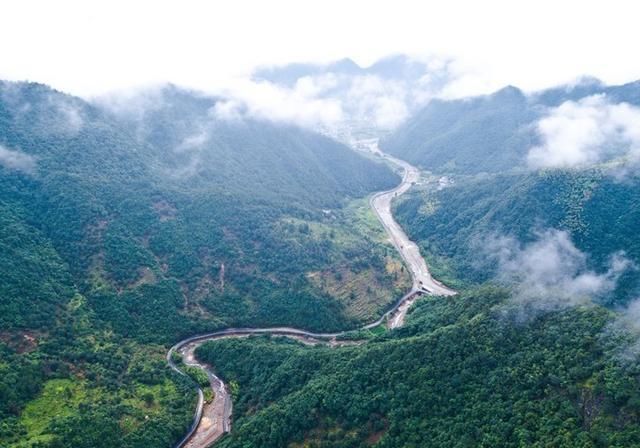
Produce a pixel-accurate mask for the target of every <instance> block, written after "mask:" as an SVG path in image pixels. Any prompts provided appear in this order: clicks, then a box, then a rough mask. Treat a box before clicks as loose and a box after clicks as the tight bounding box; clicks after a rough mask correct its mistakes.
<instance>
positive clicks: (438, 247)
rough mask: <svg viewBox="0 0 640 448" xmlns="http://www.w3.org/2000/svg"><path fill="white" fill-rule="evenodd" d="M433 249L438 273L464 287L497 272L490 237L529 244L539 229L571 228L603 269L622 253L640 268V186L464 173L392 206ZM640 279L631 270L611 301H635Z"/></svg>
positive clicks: (585, 177)
mask: <svg viewBox="0 0 640 448" xmlns="http://www.w3.org/2000/svg"><path fill="white" fill-rule="evenodd" d="M394 213H395V215H396V216H397V219H398V221H399V222H400V223H401V224H402V225H403V226H404V227H405V229H407V233H408V234H409V235H410V236H411V238H413V239H415V240H416V241H418V242H419V243H420V244H421V245H422V247H423V248H424V249H425V251H424V252H426V253H427V254H428V256H427V259H428V261H430V262H431V263H432V266H433V271H434V273H435V274H437V275H440V274H442V275H441V276H440V277H438V278H442V279H443V280H444V281H447V282H448V283H451V284H455V285H459V286H464V285H465V284H466V285H468V284H473V283H477V282H482V281H486V280H488V279H490V278H492V276H493V275H494V274H495V264H493V263H492V262H491V260H490V259H488V257H487V248H486V246H485V245H486V243H487V241H488V239H490V237H491V236H495V235H498V236H500V235H509V236H512V237H514V238H516V240H517V241H520V242H525V243H526V242H530V241H532V240H534V239H535V238H536V232H538V231H540V230H541V229H547V228H555V229H560V230H565V231H567V232H568V233H569V234H570V236H571V239H572V241H574V242H575V244H576V246H577V247H578V248H579V249H580V250H582V251H583V252H585V253H587V254H588V255H589V263H590V268H591V269H594V270H596V271H598V272H603V271H606V269H607V265H608V262H609V257H610V256H611V255H612V254H614V253H616V252H618V251H624V253H625V255H626V257H627V258H629V259H630V260H632V261H633V262H634V263H636V264H637V265H640V240H638V238H637V223H638V222H640V184H638V182H637V181H636V180H633V179H629V180H628V181H626V182H619V181H617V180H616V179H615V178H612V177H610V176H607V175H606V174H604V173H603V172H601V171H600V170H590V171H549V172H541V173H530V174H508V175H498V176H482V177H477V178H476V177H471V178H465V177H460V178H458V180H457V181H456V183H455V184H454V185H453V186H450V187H448V188H444V189H442V190H439V191H438V190H436V189H435V188H433V186H432V185H431V186H429V185H428V186H426V187H425V189H423V190H422V191H416V192H413V193H409V194H408V195H407V197H406V199H405V198H402V199H401V200H400V201H399V203H398V204H397V207H396V209H395V211H394ZM638 287H640V278H639V276H638V271H637V270H633V269H632V270H630V271H629V272H627V273H626V274H625V275H624V276H623V277H622V278H621V279H620V281H619V285H618V288H617V291H616V294H615V295H614V296H612V297H610V298H607V300H608V301H614V300H615V301H618V302H620V301H626V300H629V299H633V298H635V296H636V295H637V291H638V289H637V288H638Z"/></svg>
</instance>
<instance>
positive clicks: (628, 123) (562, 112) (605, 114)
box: [527, 95, 640, 168]
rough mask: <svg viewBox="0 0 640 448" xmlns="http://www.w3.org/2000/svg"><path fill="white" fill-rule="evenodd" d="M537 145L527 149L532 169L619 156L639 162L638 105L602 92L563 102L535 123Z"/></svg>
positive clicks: (581, 165) (589, 163) (583, 164)
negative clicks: (616, 102)
mask: <svg viewBox="0 0 640 448" xmlns="http://www.w3.org/2000/svg"><path fill="white" fill-rule="evenodd" d="M537 129H538V133H539V136H540V139H541V144H540V145H539V146H535V147H533V148H531V149H530V151H529V153H528V156H527V161H528V164H529V166H530V167H532V168H584V167H588V166H592V165H595V164H599V163H603V162H608V161H611V160H614V159H619V160H620V161H621V162H623V163H626V164H627V165H636V164H638V162H639V161H640V108H638V107H635V106H632V105H630V104H627V103H618V104H613V103H611V102H609V101H608V99H607V98H606V96H605V95H594V96H590V97H587V98H584V99H582V100H580V101H566V102H564V103H563V104H561V105H560V106H558V107H556V108H554V109H551V110H550V111H549V112H548V114H547V115H546V116H545V117H544V118H542V119H541V120H540V121H539V122H538V124H537Z"/></svg>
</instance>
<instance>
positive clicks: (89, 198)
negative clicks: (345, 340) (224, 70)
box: [0, 82, 408, 447]
mask: <svg viewBox="0 0 640 448" xmlns="http://www.w3.org/2000/svg"><path fill="white" fill-rule="evenodd" d="M153 98H154V102H153V103H149V104H146V105H145V106H144V107H143V108H139V107H138V106H139V105H136V106H135V107H134V109H135V111H136V113H133V112H132V110H133V109H125V110H117V111H116V110H115V109H113V108H111V107H106V106H104V104H102V103H88V102H86V101H84V100H81V99H79V98H75V97H71V96H69V95H65V94H63V93H60V92H57V91H54V90H52V89H50V88H48V87H47V86H44V85H40V84H29V83H8V82H3V83H0V149H1V152H0V223H1V225H0V270H1V272H2V275H3V277H2V278H3V281H2V282H1V283H0V352H1V353H2V354H3V356H2V361H0V372H1V375H0V420H1V421H2V423H1V425H0V446H15V447H18V446H20V447H22V446H25V447H26V446H34V447H35V446H38V447H58V446H86V447H89V446H91V447H98V446H105V447H106V446H119V447H125V446H128V447H134V446H145V447H147V446H170V445H171V443H173V442H174V441H175V440H177V439H178V438H179V437H180V435H181V434H183V433H184V431H185V430H186V428H187V426H188V424H189V422H190V419H191V413H192V411H193V404H194V400H195V396H194V394H193V393H192V391H191V389H189V386H188V384H184V383H183V382H181V381H180V380H179V379H178V378H176V377H175V376H174V375H173V374H172V373H171V372H170V371H169V370H168V368H167V366H166V364H165V361H164V355H165V352H166V348H167V346H168V345H169V344H171V343H173V342H175V341H176V340H178V339H179V338H180V337H185V336H188V335H192V334H194V333H197V332H203V331H211V330H214V329H216V328H220V327H223V326H230V325H251V326H261V325H262V326H268V325H294V326H298V327H306V328H310V329H316V330H330V329H338V328H344V327H349V326H353V325H356V324H357V323H359V322H364V321H367V320H369V319H373V318H374V317H375V316H377V315H379V314H380V313H381V312H382V311H383V309H384V308H385V306H386V305H387V304H388V303H389V302H391V301H392V300H394V299H395V298H396V297H397V295H398V293H399V292H400V291H403V290H404V289H405V288H406V286H407V285H408V276H407V274H406V273H404V272H403V271H402V270H401V269H400V268H399V261H398V259H397V256H396V255H395V253H394V252H393V250H392V249H391V247H390V246H388V245H387V243H385V242H384V237H383V236H382V235H383V233H382V229H381V228H380V226H379V225H378V224H377V222H376V221H375V218H374V217H373V215H372V214H371V211H370V210H369V209H368V205H367V202H366V199H364V198H365V197H366V196H367V195H368V194H369V193H371V192H373V191H376V190H382V189H387V188H390V187H392V186H394V185H396V184H397V183H398V182H399V178H398V176H397V175H396V174H394V173H392V172H391V171H390V170H389V169H388V168H387V167H385V166H382V165H378V164H375V163H374V162H372V161H370V160H368V159H364V158H362V157H360V156H359V155H357V154H356V153H354V152H352V151H351V150H349V149H348V148H346V147H345V146H343V145H340V144H338V143H336V142H334V141H332V140H329V139H327V138H325V137H322V136H320V135H318V134H314V133H310V132H308V131H304V130H301V129H298V128H293V127H289V126H284V125H277V124H272V123H268V122H261V121H251V120H245V121H238V120H235V121H225V120H222V119H218V118H216V116H215V114H213V112H212V110H213V108H214V107H215V104H216V101H217V100H216V99H215V98H211V97H207V96H204V95H201V94H198V93H195V92H190V91H185V90H181V89H179V88H177V87H171V86H169V87H166V88H163V89H161V90H158V91H156V92H154V93H153ZM132 107H133V106H132ZM136 107H138V108H137V109H136ZM201 134H202V135H204V137H198V136H199V135H201ZM356 296H357V300H355V299H354V297H356ZM47 409H49V410H47ZM96 422H100V425H96V424H95V423H96ZM87 427H92V428H93V429H92V430H91V431H87V430H86V428H87Z"/></svg>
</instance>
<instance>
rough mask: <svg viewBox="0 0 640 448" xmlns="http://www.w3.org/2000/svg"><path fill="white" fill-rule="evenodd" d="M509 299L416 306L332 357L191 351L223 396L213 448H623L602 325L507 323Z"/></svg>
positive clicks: (622, 369)
mask: <svg viewBox="0 0 640 448" xmlns="http://www.w3.org/2000/svg"><path fill="white" fill-rule="evenodd" d="M509 301H510V298H509V292H508V291H506V290H503V289H496V288H490V287H483V288H480V289H469V290H466V291H465V292H464V293H463V294H461V295H460V296H457V297H437V298H434V297H427V298H424V299H421V300H420V301H419V302H418V303H417V305H416V308H415V309H414V310H413V311H412V313H411V314H410V315H409V320H408V322H407V325H406V326H405V327H404V328H402V329H400V330H394V331H393V332H389V333H387V334H384V335H379V336H377V337H375V338H373V339H371V340H370V341H369V342H368V343H367V344H363V345H359V346H357V347H343V348H340V349H335V348H333V349H332V348H328V347H305V346H303V345H301V344H298V343H294V342H285V341H278V340H274V339H271V340H267V339H264V338H251V339H235V340H219V341H216V342H212V343H208V344H206V345H204V346H202V347H200V348H199V349H198V353H197V355H198V357H199V359H202V360H206V361H207V362H210V363H212V364H214V365H215V366H216V368H217V370H218V372H219V374H220V375H221V376H222V377H223V378H224V379H225V381H229V382H231V384H235V387H236V388H237V390H238V391H239V397H238V398H237V399H236V400H235V402H234V428H233V431H232V433H231V434H230V436H228V437H226V438H224V439H222V440H221V441H220V442H219V445H220V446H222V447H225V448H227V447H244V446H260V447H280V446H322V447H330V448H342V447H355V446H358V447H360V446H376V447H389V448H390V447H399V446H403V447H404V446H429V447H460V448H462V447H469V446H501V447H519V446H562V447H572V446H587V447H606V446H616V447H623V446H636V445H638V444H639V443H640V432H639V431H638V415H639V414H638V411H639V410H640V406H639V403H640V401H639V399H640V396H639V395H638V388H637V387H636V386H637V373H638V367H637V362H635V361H634V362H633V363H629V362H625V361H621V358H620V356H622V353H623V352H620V351H619V350H618V349H616V347H619V344H620V340H617V341H612V338H610V337H607V335H611V328H612V327H611V324H612V322H614V321H615V318H614V316H613V315H612V313H610V312H607V311H606V310H604V309H602V308H594V307H579V308H574V309H569V310H564V311H562V312H557V313H550V314H545V315H538V316H536V317H533V318H531V319H529V320H527V321H525V322H520V323H516V322H514V321H512V320H510V319H508V318H505V314H504V313H503V311H504V309H505V308H504V307H505V306H506V305H508V303H509Z"/></svg>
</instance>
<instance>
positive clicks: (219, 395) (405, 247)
mask: <svg viewBox="0 0 640 448" xmlns="http://www.w3.org/2000/svg"><path fill="white" fill-rule="evenodd" d="M367 147H368V150H369V151H370V152H372V153H374V154H377V155H378V156H380V157H382V158H383V159H385V160H387V161H388V162H389V163H391V164H392V165H394V166H396V167H398V168H400V169H401V170H402V172H403V175H402V182H401V183H400V184H399V185H398V186H397V187H395V188H393V189H392V190H388V191H383V192H379V193H376V194H374V195H373V196H372V197H371V199H370V205H371V207H372V209H373V210H374V212H375V213H376V215H377V217H378V219H379V220H380V222H381V223H382V225H383V226H384V228H385V230H386V232H387V234H388V235H389V240H390V242H391V244H393V246H394V247H395V248H396V250H397V251H398V252H399V253H400V255H401V256H402V259H403V260H404V262H405V264H406V266H407V267H408V268H409V270H410V273H411V277H412V279H413V286H412V288H411V290H410V291H409V292H408V293H407V294H405V295H404V296H403V297H401V298H400V299H398V300H397V301H396V302H395V304H394V305H393V306H392V307H391V308H390V309H389V310H388V311H387V312H385V313H384V314H383V315H382V316H381V317H380V318H379V319H378V320H376V321H375V322H371V323H370V324H367V325H365V326H363V327H361V328H360V329H370V328H373V327H376V326H378V325H381V324H383V323H385V322H386V324H387V326H388V327H389V328H396V327H399V326H401V325H402V324H403V323H404V318H405V316H406V313H407V311H408V309H409V308H410V307H411V305H412V304H413V303H414V302H415V300H416V299H417V298H418V297H419V296H420V295H422V294H431V295H438V296H450V295H454V294H456V292H455V291H454V290H452V289H450V288H448V287H446V286H445V285H443V284H442V283H440V282H438V281H437V280H435V279H434V278H433V277H432V276H431V274H430V272H429V268H428V267H427V264H426V262H425V261H424V258H422V256H421V255H420V249H419V248H418V246H417V245H416V244H415V243H414V242H413V241H411V240H410V239H409V237H408V236H407V235H406V233H405V232H404V231H403V230H402V228H401V227H400V225H399V224H398V223H397V222H396V221H395V220H394V218H393V215H392V213H391V202H392V200H393V199H394V198H395V197H397V196H400V195H401V194H403V193H405V192H406V191H407V190H408V189H409V188H411V185H413V184H414V183H415V182H417V181H418V179H419V178H420V172H419V170H418V169H417V168H416V167H414V166H413V165H410V164H409V163H407V162H405V161H404V160H400V159H397V158H395V157H392V156H389V155H387V154H384V153H382V152H381V151H380V150H379V149H378V146H377V142H373V141H372V142H371V143H370V144H368V145H367ZM349 331H353V330H349ZM349 331H341V332H337V333H313V332H309V331H305V330H299V329H296V328H289V327H274V328H227V329H225V330H221V331H216V332H214V333H209V334H202V335H197V336H193V337H190V338H187V339H184V340H182V341H180V342H178V343H177V344H175V345H174V346H173V347H171V349H169V351H168V353H167V362H168V363H169V366H170V367H171V368H172V369H173V370H175V371H176V372H177V373H178V374H180V375H183V376H187V374H186V373H185V372H183V371H182V370H181V369H180V365H179V364H178V363H177V359H182V364H183V365H186V366H191V367H195V368H199V369H202V370H203V371H204V372H205V373H206V374H207V377H208V379H209V385H210V387H211V389H212V391H213V393H214V398H213V400H211V401H210V402H205V399H204V392H203V391H202V389H201V388H200V386H197V385H196V388H197V392H198V404H197V407H196V412H195V415H194V419H193V423H192V425H191V428H190V429H189V431H188V432H187V434H186V435H185V436H184V437H183V438H182V439H181V440H180V441H179V442H178V443H177V444H176V445H175V447H176V448H183V447H184V448H206V447H208V446H211V445H212V444H213V443H214V442H215V441H216V440H218V439H219V438H220V437H222V435H224V434H225V433H227V432H229V431H231V414H232V411H233V404H232V401H231V395H230V393H229V390H228V387H227V386H226V385H225V384H224V382H223V381H222V380H221V379H220V378H218V377H217V376H216V375H215V373H214V371H213V368H212V367H211V366H209V365H206V364H204V363H201V362H200V361H198V360H197V359H196V358H195V350H196V349H197V348H198V347H199V346H200V345H202V344H203V343H205V342H209V341H213V340H217V339H223V338H230V337H236V338H237V337H247V336H250V335H255V334H271V335H274V336H283V337H289V338H294V339H297V340H299V341H301V342H303V343H305V344H329V345H332V346H340V345H346V344H353V343H354V341H338V338H339V337H340V336H343V335H345V334H346V333H348V332H349ZM194 384H195V383H194Z"/></svg>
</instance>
